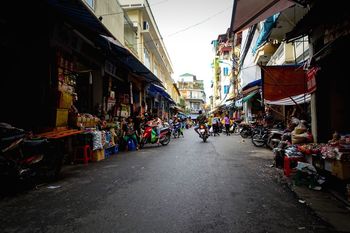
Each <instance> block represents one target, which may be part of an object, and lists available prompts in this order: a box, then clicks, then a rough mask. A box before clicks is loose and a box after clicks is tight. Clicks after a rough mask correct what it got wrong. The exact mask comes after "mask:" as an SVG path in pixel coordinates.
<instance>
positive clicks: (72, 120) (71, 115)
mask: <svg viewBox="0 0 350 233" xmlns="http://www.w3.org/2000/svg"><path fill="white" fill-rule="evenodd" d="M72 96H73V102H72V105H71V107H70V108H69V110H68V125H69V126H70V127H72V128H77V127H78V125H77V118H78V115H79V111H78V109H77V107H76V106H75V104H76V103H77V101H78V95H77V93H73V94H72Z"/></svg>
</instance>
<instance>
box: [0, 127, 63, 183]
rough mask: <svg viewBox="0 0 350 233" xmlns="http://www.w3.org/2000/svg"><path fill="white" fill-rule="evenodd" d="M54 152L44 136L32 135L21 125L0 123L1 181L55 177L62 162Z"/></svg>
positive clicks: (55, 151)
mask: <svg viewBox="0 0 350 233" xmlns="http://www.w3.org/2000/svg"><path fill="white" fill-rule="evenodd" d="M58 152H59V150H56V149H55V148H54V145H53V144H51V143H50V142H49V141H48V140H47V139H32V138H30V137H29V136H28V135H26V132H25V131H24V130H23V129H19V128H16V127H13V126H11V125H9V124H7V123H0V181H1V183H5V184H6V183H8V182H12V181H15V182H16V181H34V179H35V178H38V177H39V176H44V177H46V178H50V179H52V178H56V177H57V176H58V174H59V172H60V170H61V166H62V162H63V154H60V153H58ZM9 184H11V183H9Z"/></svg>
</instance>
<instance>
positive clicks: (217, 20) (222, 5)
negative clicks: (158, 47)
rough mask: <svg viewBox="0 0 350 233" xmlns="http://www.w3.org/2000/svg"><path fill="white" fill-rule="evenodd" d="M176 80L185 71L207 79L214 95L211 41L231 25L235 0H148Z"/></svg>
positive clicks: (206, 87) (206, 81)
mask: <svg viewBox="0 0 350 233" xmlns="http://www.w3.org/2000/svg"><path fill="white" fill-rule="evenodd" d="M148 2H149V4H150V6H151V10H152V13H153V16H154V18H155V20H156V23H157V25H158V28H159V31H160V33H161V35H162V37H163V41H164V43H165V46H166V49H167V51H168V54H169V56H170V59H171V62H172V65H173V69H174V74H173V79H174V80H175V81H177V80H178V79H179V76H180V75H181V74H184V73H191V74H194V75H196V76H197V79H202V80H204V85H205V92H206V95H207V99H208V97H209V96H210V95H212V89H211V88H210V85H211V80H212V76H213V74H212V68H211V63H212V60H213V58H214V57H213V56H214V52H213V46H212V44H211V41H212V40H215V39H217V37H218V35H219V34H224V33H226V31H227V29H228V28H229V27H230V22H231V14H232V6H233V0H148Z"/></svg>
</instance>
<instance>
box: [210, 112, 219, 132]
mask: <svg viewBox="0 0 350 233" xmlns="http://www.w3.org/2000/svg"><path fill="white" fill-rule="evenodd" d="M219 122H220V120H219V118H218V117H217V114H215V115H214V117H213V119H212V122H211V124H212V127H213V135H214V137H215V135H220V134H219Z"/></svg>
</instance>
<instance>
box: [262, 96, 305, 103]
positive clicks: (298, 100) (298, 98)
mask: <svg viewBox="0 0 350 233" xmlns="http://www.w3.org/2000/svg"><path fill="white" fill-rule="evenodd" d="M310 101H311V94H304V95H297V96H292V97H290V98H284V99H281V100H276V101H269V100H264V103H266V104H272V105H295V104H304V103H309V102H310Z"/></svg>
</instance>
